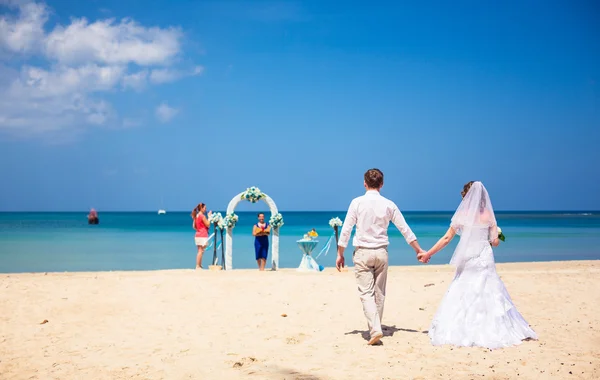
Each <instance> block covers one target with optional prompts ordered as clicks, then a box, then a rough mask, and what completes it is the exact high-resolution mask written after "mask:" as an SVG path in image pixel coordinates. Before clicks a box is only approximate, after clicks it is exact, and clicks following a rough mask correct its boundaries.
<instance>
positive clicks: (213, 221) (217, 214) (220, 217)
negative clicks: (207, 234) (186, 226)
mask: <svg viewBox="0 0 600 380" xmlns="http://www.w3.org/2000/svg"><path fill="white" fill-rule="evenodd" d="M222 220H223V215H221V213H220V212H215V213H213V214H212V215H211V216H210V218H208V221H209V223H210V224H219V222H220V221H222Z"/></svg>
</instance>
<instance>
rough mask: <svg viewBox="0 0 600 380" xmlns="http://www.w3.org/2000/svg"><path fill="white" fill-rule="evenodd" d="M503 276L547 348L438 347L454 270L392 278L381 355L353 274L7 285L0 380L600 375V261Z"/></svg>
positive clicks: (80, 279)
mask: <svg viewBox="0 0 600 380" xmlns="http://www.w3.org/2000/svg"><path fill="white" fill-rule="evenodd" d="M498 272H499V273H500V275H501V276H502V279H503V281H504V282H505V284H506V286H507V288H508V290H509V292H510V294H511V296H512V298H513V300H514V302H515V304H516V305H517V307H518V308H519V310H520V312H521V313H522V314H523V316H524V317H525V318H526V319H527V320H528V322H529V323H530V324H531V325H532V326H533V328H534V329H535V331H536V332H537V333H538V335H539V337H540V340H539V341H529V342H524V343H523V344H521V345H520V346H517V347H513V348H507V349H502V350H495V351H490V350H486V349H482V348H452V347H433V346H431V345H430V343H429V339H428V337H427V334H426V331H427V329H428V327H429V322H430V321H431V318H432V317H433V315H434V313H435V310H436V307H437V305H438V303H439V302H440V300H441V299H442V297H443V295H444V293H445V291H446V288H447V286H448V284H449V283H450V281H451V280H452V275H453V268H451V267H450V266H420V267H392V268H390V274H389V277H388V295H387V299H386V310H385V315H384V325H385V326H387V327H386V328H385V337H384V339H383V344H382V345H380V346H367V345H366V340H365V339H366V331H365V330H366V322H365V319H364V316H363V314H362V307H361V304H360V301H359V299H358V296H357V294H356V286H355V282H354V275H353V273H352V272H351V271H350V272H342V273H338V272H337V271H335V269H331V268H328V269H326V270H325V272H323V273H315V274H313V273H311V274H305V273H297V272H295V271H294V270H292V269H284V270H281V271H278V272H263V273H259V272H258V271H255V270H236V271H231V272H213V271H204V272H200V273H198V272H195V271H193V270H174V271H156V272H101V273H48V274H44V273H39V274H10V275H8V274H2V275H0V289H2V292H1V293H0V339H1V340H0V342H1V344H0V378H2V379H124V378H136V379H217V378H227V379H237V378H256V379H479V378H485V379H516V378H523V379H547V378H556V379H571V378H572V379H598V378H600V262H598V261H590V262H583V261H580V262H552V263H518V264H499V265H498ZM44 321H47V322H46V323H43V322H44Z"/></svg>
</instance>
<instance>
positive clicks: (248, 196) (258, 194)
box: [242, 186, 265, 203]
mask: <svg viewBox="0 0 600 380" xmlns="http://www.w3.org/2000/svg"><path fill="white" fill-rule="evenodd" d="M264 197H265V194H264V193H263V192H262V191H260V189H259V188H258V187H254V186H252V187H249V188H247V189H246V191H244V193H243V194H242V199H245V200H247V201H248V202H251V203H256V202H258V201H260V200H261V199H263V198H264Z"/></svg>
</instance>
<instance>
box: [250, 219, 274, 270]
mask: <svg viewBox="0 0 600 380" xmlns="http://www.w3.org/2000/svg"><path fill="white" fill-rule="evenodd" d="M270 233H271V226H269V223H267V222H265V214H263V213H262V212H261V213H259V214H258V223H256V224H255V225H254V226H253V227H252V235H253V236H254V252H255V257H256V263H257V264H258V270H260V271H264V270H265V266H266V265H267V257H268V256H269V235H270Z"/></svg>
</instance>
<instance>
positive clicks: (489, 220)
mask: <svg viewBox="0 0 600 380" xmlns="http://www.w3.org/2000/svg"><path fill="white" fill-rule="evenodd" d="M461 194H462V196H463V200H462V202H461V204H460V206H458V209H457V210H456V213H455V214H454V216H453V217H452V222H451V225H450V228H449V229H448V232H446V234H445V235H444V236H443V237H442V238H441V239H440V240H439V241H438V242H437V243H436V244H435V245H434V246H433V247H432V248H431V249H430V250H429V251H427V252H425V253H422V254H420V255H419V256H418V258H419V261H421V262H423V263H427V262H428V261H429V259H430V258H431V256H433V255H435V254H436V253H437V252H439V251H440V250H442V249H443V248H444V247H446V246H447V245H448V243H449V242H450V241H451V240H452V238H454V235H456V234H458V235H460V242H459V243H458V246H457V247H456V250H455V251H454V254H453V255H452V259H451V260H450V264H454V265H455V266H456V274H455V276H454V280H453V281H452V283H451V284H450V287H449V288H448V291H447V293H446V295H445V296H444V299H443V300H442V303H441V304H440V306H439V309H438V310H437V312H436V314H435V317H434V318H433V321H432V323H431V327H430V328H429V338H430V339H431V343H432V344H433V345H435V346H438V345H443V344H451V345H455V346H480V347H487V348H490V349H492V348H501V347H508V346H512V345H516V344H520V343H521V341H522V340H524V339H528V338H532V339H537V335H536V333H535V332H534V331H533V330H532V329H531V327H529V324H528V323H527V321H525V319H524V318H523V317H522V316H521V314H520V313H519V312H518V311H517V308H516V307H515V305H514V304H513V302H512V300H511V298H510V295H509V294H508V292H507V291H506V288H505V287H504V283H503V282H502V280H501V279H500V277H499V276H498V273H496V266H495V263H494V254H493V252H492V246H494V247H497V246H498V244H499V241H498V227H497V225H496V217H495V216H494V210H493V208H492V203H491V202H490V197H489V196H488V192H487V190H486V189H485V187H484V186H483V184H482V183H481V182H473V181H471V182H469V183H467V184H466V185H465V186H464V188H463V191H462V193H461Z"/></svg>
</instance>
